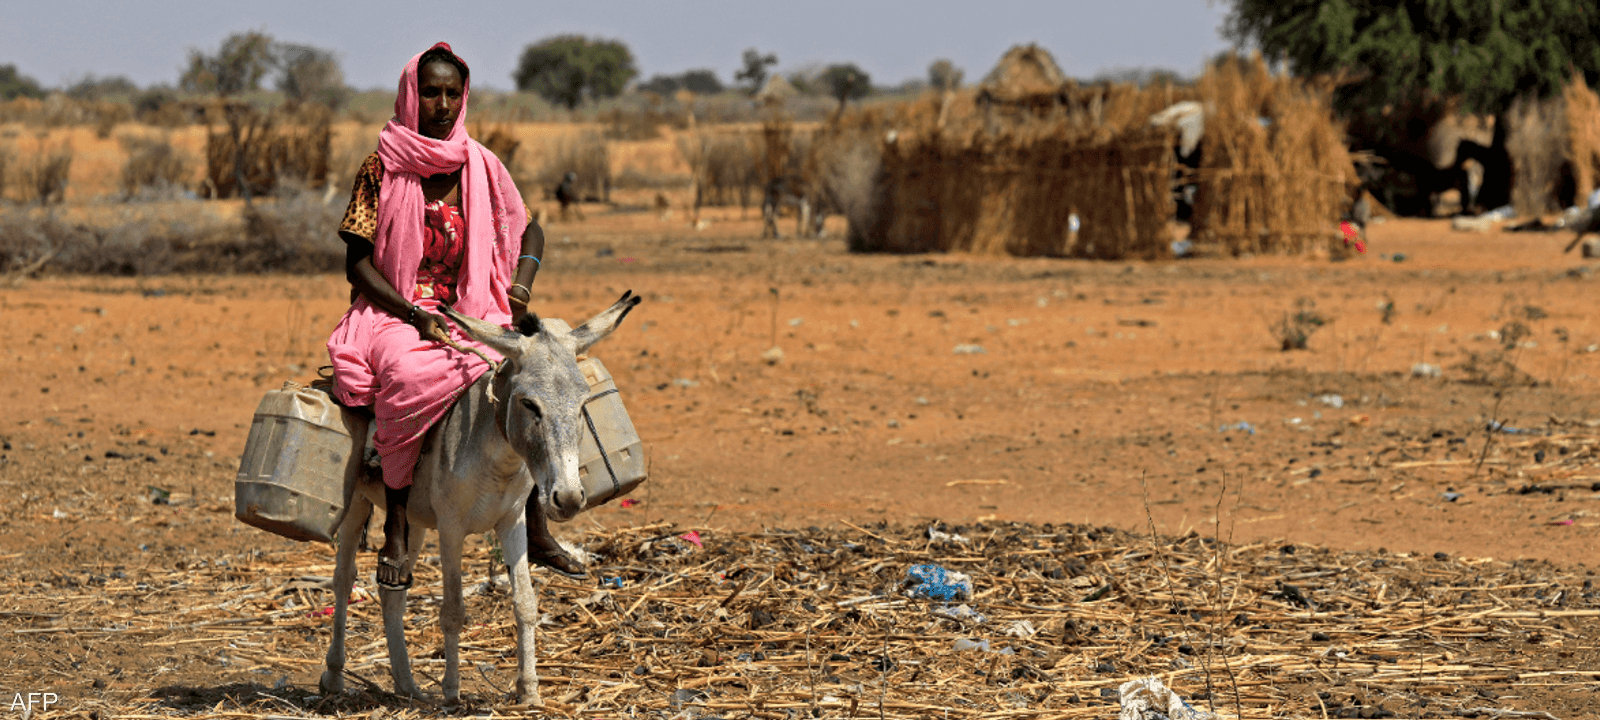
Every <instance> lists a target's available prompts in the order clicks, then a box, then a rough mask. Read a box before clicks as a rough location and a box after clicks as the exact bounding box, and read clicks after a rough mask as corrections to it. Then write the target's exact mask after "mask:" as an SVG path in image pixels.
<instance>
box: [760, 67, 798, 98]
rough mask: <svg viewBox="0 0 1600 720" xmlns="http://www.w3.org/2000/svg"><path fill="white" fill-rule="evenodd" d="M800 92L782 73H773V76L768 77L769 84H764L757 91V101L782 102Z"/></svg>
mask: <svg viewBox="0 0 1600 720" xmlns="http://www.w3.org/2000/svg"><path fill="white" fill-rule="evenodd" d="M799 94H800V91H799V90H796V89H795V87H794V85H793V84H791V83H790V82H789V81H788V80H785V79H784V78H783V76H782V75H779V74H777V73H773V75H772V77H769V78H767V84H765V85H762V86H761V89H760V90H757V91H756V101H757V102H760V103H781V102H783V101H784V100H787V99H789V98H792V97H794V96H796V95H799Z"/></svg>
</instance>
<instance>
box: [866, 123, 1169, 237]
mask: <svg viewBox="0 0 1600 720" xmlns="http://www.w3.org/2000/svg"><path fill="white" fill-rule="evenodd" d="M1171 148H1172V137H1171V135H1170V134H1168V133H1167V132H1165V131H1158V130H1154V129H1140V130H1139V131H1136V132H1133V133H1130V134H1128V135H1125V136H1121V137H1117V138H1114V139H1111V140H1108V141H1104V142H1096V141H1093V140H1088V141H1085V140H1070V139H1065V138H1056V139H1041V140H1036V141H1034V142H1031V143H1019V142H1017V141H1015V139H1014V138H1011V137H1004V136H1003V137H998V138H993V139H985V140H980V141H976V142H971V143H951V142H948V141H946V140H945V139H944V138H943V137H942V136H940V135H929V136H925V137H923V138H921V139H915V138H911V139H906V140H903V141H900V142H895V143H889V144H887V145H886V146H885V148H884V150H883V155H882V168H881V171H880V175H879V181H878V183H877V185H876V191H875V193H874V196H873V212H872V213H871V215H870V225H869V226H868V227H866V228H862V231H861V232H856V229H855V228H854V227H852V233H851V249H853V250H857V251H868V252H928V251H940V252H948V251H964V252H973V253H980V254H1002V253H1003V254H1009V255H1019V256H1052V257H1081V258H1100V259H1120V258H1128V257H1142V258H1153V257H1157V256H1159V255H1161V254H1163V253H1165V252H1167V247H1166V240H1167V237H1166V235H1167V233H1166V222H1167V218H1168V217H1170V216H1171V215H1172V212H1173V200H1172V194H1171V192H1170V190H1169V187H1168V183H1169V178H1170V177H1171V174H1172V170H1173V165H1174V162H1173V159H1172V149H1171ZM1073 215H1076V216H1077V218H1078V225H1079V229H1078V230H1077V231H1076V232H1074V231H1073V229H1072V217H1073Z"/></svg>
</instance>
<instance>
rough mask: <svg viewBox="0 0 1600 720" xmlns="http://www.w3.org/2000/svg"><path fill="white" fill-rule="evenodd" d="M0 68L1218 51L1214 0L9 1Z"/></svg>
mask: <svg viewBox="0 0 1600 720" xmlns="http://www.w3.org/2000/svg"><path fill="white" fill-rule="evenodd" d="M8 6H9V7H8V8H7V9H6V11H5V13H4V15H5V21H4V22H0V65H3V64H7V63H16V65H17V66H18V69H19V70H21V71H22V73H23V74H25V75H29V76H31V77H33V78H34V79H36V80H38V81H39V82H41V83H43V84H45V85H47V86H58V85H61V84H63V83H66V82H69V81H71V80H74V79H77V78H80V77H82V76H84V75H85V74H91V73H92V74H95V75H101V76H105V75H126V76H128V77H129V78H132V79H133V81H134V82H136V83H138V84H140V85H141V86H143V85H150V84H153V83H175V82H176V80H177V77H178V73H179V68H180V66H182V65H183V64H184V60H185V57H186V54H187V50H188V49H189V48H191V47H198V48H201V49H203V50H207V51H210V50H215V49H216V47H217V45H218V44H219V43H220V42H221V40H222V39H223V38H224V37H226V36H227V35H228V34H229V33H231V32H235V31H241V30H251V29H254V30H264V31H266V32H267V33H268V34H270V35H272V36H274V37H275V38H277V39H279V40H284V41H290V42H297V43H303V44H308V45H316V46H319V47H326V48H330V49H333V50H335V51H337V52H339V53H340V54H341V56H342V57H343V61H344V70H345V77H346V81H347V82H348V83H349V84H351V85H352V86H355V87H357V88H363V89H367V88H378V87H383V88H388V87H390V86H392V85H393V84H394V83H395V81H396V79H398V78H399V75H400V67H401V65H402V64H403V63H404V62H405V60H406V59H408V58H410V57H411V56H412V55H414V54H416V53H417V52H420V51H421V50H423V49H426V48H427V46H428V45H430V44H432V42H434V41H436V40H445V41H447V42H449V43H450V44H451V45H452V46H454V47H455V49H456V52H457V53H458V54H460V55H461V56H462V57H463V58H464V59H466V61H467V63H468V65H470V66H471V68H472V76H473V81H474V83H475V84H477V85H479V86H480V87H481V86H488V87H497V88H501V89H509V88H511V87H512V81H511V71H512V69H513V68H514V67H515V64H516V60H517V56H518V55H519V54H520V52H521V51H522V48H523V47H525V46H526V45H528V44H529V43H531V42H534V41H537V40H539V39H541V38H544V37H547V36H550V35H557V34H563V33H581V34H585V35H591V36H601V37H607V38H615V39H620V40H622V41H623V42H625V43H627V45H628V46H629V47H630V48H632V50H633V53H634V57H635V59H636V61H637V62H638V65H639V70H640V73H641V77H642V78H647V77H649V76H650V75H652V74H655V73H676V72H680V71H682V70H686V69H689V68H700V67H709V68H712V69H714V70H716V71H717V74H718V75H719V76H720V77H721V78H722V79H723V81H724V82H731V81H732V75H733V72H734V71H735V70H736V69H737V67H738V65H739V56H740V54H741V52H742V51H743V50H744V49H745V48H748V47H756V48H759V49H761V50H762V51H763V52H771V53H775V54H777V56H778V59H779V65H778V68H779V70H780V71H786V70H793V69H796V68H799V67H801V66H803V65H807V64H812V63H830V62H846V61H848V62H855V63H856V64H858V65H860V66H861V67H862V69H864V70H866V71H867V73H868V74H870V75H871V76H872V79H873V82H874V83H875V84H879V85H890V84H896V83H899V82H900V81H902V80H906V79H909V78H914V77H926V74H927V67H928V64H929V63H930V62H932V61H933V60H935V59H937V58H940V57H945V58H950V59H951V60H953V61H955V63H956V65H957V66H958V67H961V68H963V69H964V70H965V71H966V74H967V77H968V78H969V79H971V80H976V79H977V78H979V77H981V76H982V75H983V74H984V73H986V72H988V70H989V69H990V68H991V67H993V66H994V63H995V61H996V60H998V59H999V57H1000V55H1001V54H1002V53H1004V52H1005V50H1006V48H1008V47H1010V46H1011V45H1013V44H1016V43H1022V42H1036V43H1038V44H1040V45H1041V46H1043V47H1044V48H1046V49H1048V50H1049V51H1050V52H1051V53H1052V54H1054V55H1055V56H1056V59H1057V61H1058V62H1059V63H1060V64H1061V67H1062V69H1063V70H1064V71H1066V73H1067V74H1068V75H1072V76H1076V77H1088V76H1092V75H1094V74H1096V73H1098V72H1100V71H1103V70H1111V69H1116V68H1127V67H1140V66H1156V67H1166V68H1170V69H1174V70H1177V71H1179V72H1182V73H1184V74H1192V73H1195V72H1197V71H1198V70H1199V68H1200V65H1201V63H1202V61H1203V59H1204V58H1205V57H1207V56H1209V55H1211V54H1214V53H1215V52H1217V51H1219V50H1221V49H1223V48H1224V47H1226V43H1225V42H1224V41H1223V40H1222V39H1221V38H1220V37H1219V36H1218V33H1217V28H1218V26H1219V25H1220V24H1221V22H1222V17H1223V15H1225V14H1226V12H1227V9H1228V4H1227V3H1226V2H1225V1H1217V0H1125V1H1124V2H1104V1H1098V2H1090V1H1087V0H1084V1H1079V0H1055V1H1053V2H1052V1H1050V0H966V1H963V2H955V1H951V0H919V1H904V2H880V1H878V0H804V1H802V2H785V3H773V2H759V1H754V0H677V1H674V0H609V1H608V0H591V1H589V2H583V1H580V0H568V1H567V2H547V1H544V0H538V1H531V0H520V1H519V0H486V1H483V2H466V1H458V2H439V3H426V4H425V3H415V2H399V1H390V2H379V1H378V0H265V1H262V0H256V1H255V2H248V3H245V2H233V1H231V0H154V1H153V2H132V1H129V0H116V1H111V0H103V1H102V0H51V1H48V2H17V3H8Z"/></svg>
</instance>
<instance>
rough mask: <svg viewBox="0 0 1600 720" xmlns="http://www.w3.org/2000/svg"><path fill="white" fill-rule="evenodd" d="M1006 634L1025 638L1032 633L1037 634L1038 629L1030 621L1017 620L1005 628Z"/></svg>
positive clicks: (1032, 634) (1031, 635) (1029, 636)
mask: <svg viewBox="0 0 1600 720" xmlns="http://www.w3.org/2000/svg"><path fill="white" fill-rule="evenodd" d="M1006 634H1007V635H1009V636H1011V637H1014V638H1019V639H1022V640H1027V639H1028V638H1031V637H1033V636H1034V635H1038V634H1039V629H1038V628H1036V627H1034V626H1033V623H1032V622H1031V621H1028V620H1018V621H1016V622H1014V623H1012V624H1011V627H1009V628H1006Z"/></svg>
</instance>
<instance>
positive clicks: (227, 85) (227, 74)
mask: <svg viewBox="0 0 1600 720" xmlns="http://www.w3.org/2000/svg"><path fill="white" fill-rule="evenodd" d="M274 51H275V48H274V43H273V42H272V38H271V37H270V36H268V35H266V34H265V33H259V32H256V31H253V30H252V31H250V32H243V33H234V34H232V35H229V36H228V38H227V39H226V40H223V41H222V45H221V46H219V47H218V48H217V52H215V53H206V52H203V51H201V50H199V49H195V48H191V49H190V50H189V66H188V67H187V68H186V69H184V71H183V76H182V77H180V78H179V79H178V86H179V87H181V88H183V89H184V90H185V91H187V92H192V93H216V94H218V95H220V96H222V97H229V96H231V95H238V94H239V93H241V92H245V91H247V90H259V89H260V88H261V78H263V77H266V75H267V73H268V72H270V71H271V70H272V69H273V67H275V66H276V64H277V58H276V56H275V52H274Z"/></svg>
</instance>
